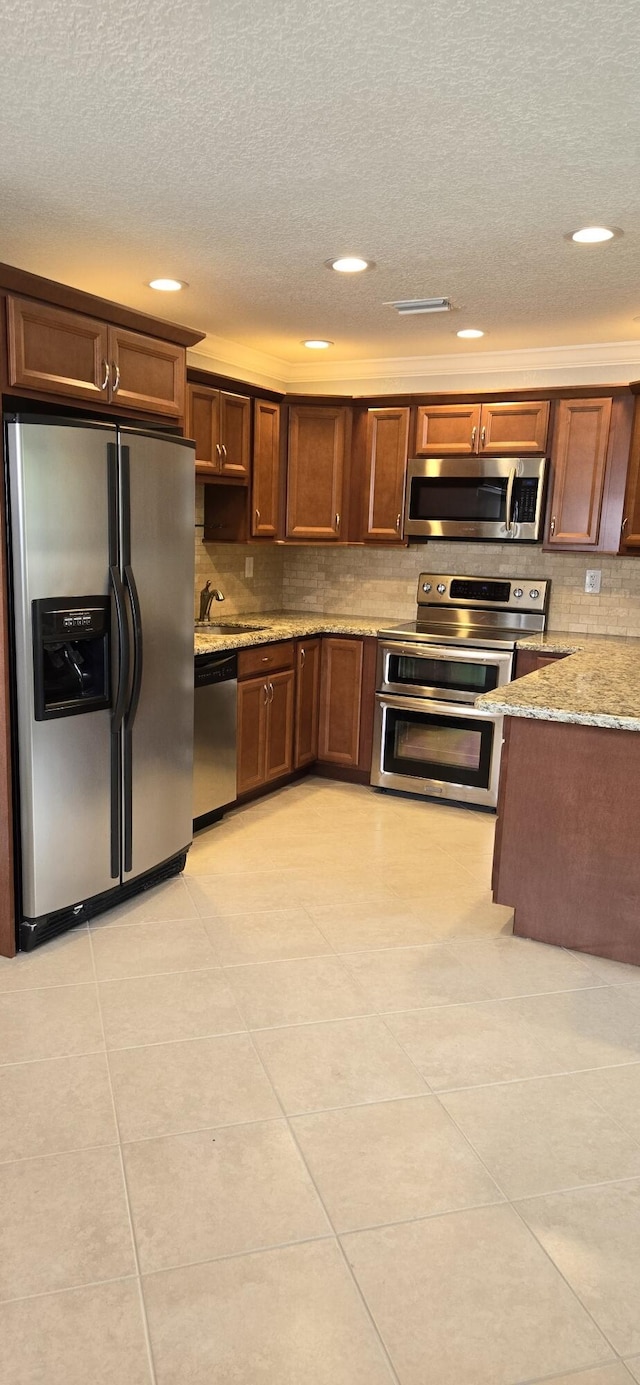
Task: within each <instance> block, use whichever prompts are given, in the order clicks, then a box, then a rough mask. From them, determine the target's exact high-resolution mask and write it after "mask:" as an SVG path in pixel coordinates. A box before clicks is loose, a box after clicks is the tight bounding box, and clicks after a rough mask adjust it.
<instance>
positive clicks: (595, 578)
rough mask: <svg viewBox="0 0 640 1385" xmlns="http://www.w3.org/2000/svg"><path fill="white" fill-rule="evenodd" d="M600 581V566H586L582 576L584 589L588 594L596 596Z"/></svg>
mask: <svg viewBox="0 0 640 1385" xmlns="http://www.w3.org/2000/svg"><path fill="white" fill-rule="evenodd" d="M601 581H602V572H601V571H600V568H597V567H593V568H587V571H586V573H585V578H584V589H585V591H586V592H589V595H590V596H597V594H598V592H599V591H600V583H601Z"/></svg>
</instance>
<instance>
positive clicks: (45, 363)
mask: <svg viewBox="0 0 640 1385" xmlns="http://www.w3.org/2000/svg"><path fill="white" fill-rule="evenodd" d="M7 314H8V321H7V328H8V331H7V336H8V347H9V384H10V385H13V386H17V387H18V388H23V389H29V390H37V391H38V392H41V391H42V392H45V393H51V394H63V395H68V396H69V397H71V398H73V399H93V400H95V399H106V400H108V398H109V387H110V383H111V372H110V364H109V360H110V358H109V328H108V326H107V324H106V322H98V321H97V320H95V319H94V318H90V317H81V316H80V314H79V313H71V312H67V311H66V310H65V309H64V308H51V307H49V306H48V305H47V304H46V303H37V302H35V301H33V300H31V299H29V298H11V297H8V298H7Z"/></svg>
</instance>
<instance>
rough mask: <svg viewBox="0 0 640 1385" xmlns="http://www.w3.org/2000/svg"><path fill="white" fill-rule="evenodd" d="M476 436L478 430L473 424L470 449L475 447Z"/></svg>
mask: <svg viewBox="0 0 640 1385" xmlns="http://www.w3.org/2000/svg"><path fill="white" fill-rule="evenodd" d="M477 434H478V429H477V428H476V425H475V423H474V425H473V428H472V429H471V446H472V447H475V445H476V437H477Z"/></svg>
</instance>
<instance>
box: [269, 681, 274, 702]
mask: <svg viewBox="0 0 640 1385" xmlns="http://www.w3.org/2000/svg"><path fill="white" fill-rule="evenodd" d="M269 701H270V702H273V683H270V684H269Z"/></svg>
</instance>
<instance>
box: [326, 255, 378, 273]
mask: <svg viewBox="0 0 640 1385" xmlns="http://www.w3.org/2000/svg"><path fill="white" fill-rule="evenodd" d="M325 264H326V266H327V269H337V271H338V273H339V274H360V273H361V272H362V270H363V269H375V265H374V263H373V260H363V259H362V256H361V255H340V256H339V257H338V259H337V260H325Z"/></svg>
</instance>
